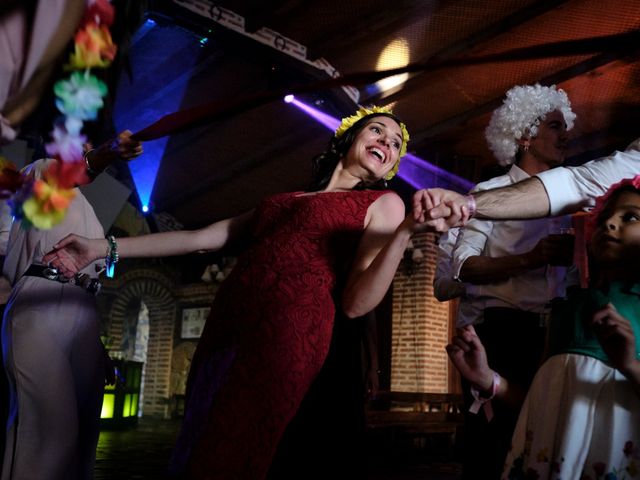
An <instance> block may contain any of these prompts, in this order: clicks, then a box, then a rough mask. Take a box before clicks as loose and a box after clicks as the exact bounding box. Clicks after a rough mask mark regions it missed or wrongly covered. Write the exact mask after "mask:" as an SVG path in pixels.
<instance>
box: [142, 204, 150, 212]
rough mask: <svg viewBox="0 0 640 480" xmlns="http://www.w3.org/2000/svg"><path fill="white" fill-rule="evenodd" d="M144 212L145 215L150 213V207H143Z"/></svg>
mask: <svg viewBox="0 0 640 480" xmlns="http://www.w3.org/2000/svg"><path fill="white" fill-rule="evenodd" d="M142 211H143V212H144V213H148V212H149V207H148V206H147V205H143V206H142Z"/></svg>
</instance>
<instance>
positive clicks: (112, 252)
mask: <svg viewBox="0 0 640 480" xmlns="http://www.w3.org/2000/svg"><path fill="white" fill-rule="evenodd" d="M107 243H108V248H107V255H106V256H105V257H104V263H105V270H106V272H105V273H106V275H107V277H109V278H113V275H114V273H115V271H116V263H118V260H119V259H120V257H119V256H118V243H117V242H116V239H115V237H114V236H113V235H109V236H108V237H107Z"/></svg>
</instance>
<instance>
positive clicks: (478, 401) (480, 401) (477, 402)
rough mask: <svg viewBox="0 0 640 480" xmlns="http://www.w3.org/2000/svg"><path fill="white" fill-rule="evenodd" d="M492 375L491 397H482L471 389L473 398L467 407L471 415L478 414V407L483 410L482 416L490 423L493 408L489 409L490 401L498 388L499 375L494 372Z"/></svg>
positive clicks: (475, 390) (477, 391)
mask: <svg viewBox="0 0 640 480" xmlns="http://www.w3.org/2000/svg"><path fill="white" fill-rule="evenodd" d="M492 373H493V381H492V382H491V395H490V396H488V397H483V396H481V395H480V391H479V390H478V389H476V388H473V387H471V395H472V396H473V403H472V404H471V407H469V411H470V412H471V413H478V412H479V411H480V407H482V409H483V410H484V414H485V416H486V417H487V422H490V421H491V419H492V418H493V408H492V407H491V399H492V398H493V397H495V395H496V392H497V391H498V387H499V386H500V375H498V374H497V373H496V372H492Z"/></svg>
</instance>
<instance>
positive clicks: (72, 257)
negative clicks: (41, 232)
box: [42, 233, 107, 278]
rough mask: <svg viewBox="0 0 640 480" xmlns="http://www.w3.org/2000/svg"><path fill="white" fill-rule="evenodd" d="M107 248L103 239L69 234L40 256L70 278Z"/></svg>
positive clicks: (102, 253) (101, 254) (43, 260)
mask: <svg viewBox="0 0 640 480" xmlns="http://www.w3.org/2000/svg"><path fill="white" fill-rule="evenodd" d="M106 250H107V243H106V240H104V239H89V238H85V237H81V236H79V235H75V234H73V233H72V234H71V235H67V236H66V237H64V238H63V239H62V240H60V241H59V242H58V243H57V244H56V245H54V246H53V250H51V251H50V252H49V253H47V254H46V255H45V256H44V257H42V262H43V263H46V264H48V265H51V266H52V267H55V268H57V269H58V271H59V272H60V273H62V275H64V276H65V277H67V278H72V277H73V276H74V275H75V274H76V273H78V272H79V271H80V270H82V269H83V268H85V267H86V266H87V265H89V264H90V263H91V262H93V261H94V260H97V259H98V258H101V257H102V256H103V255H104V253H105V252H106Z"/></svg>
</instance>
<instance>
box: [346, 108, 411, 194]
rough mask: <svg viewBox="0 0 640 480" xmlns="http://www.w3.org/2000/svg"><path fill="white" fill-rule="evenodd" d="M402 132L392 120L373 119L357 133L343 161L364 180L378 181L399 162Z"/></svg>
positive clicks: (387, 118) (383, 118) (384, 118)
mask: <svg viewBox="0 0 640 480" xmlns="http://www.w3.org/2000/svg"><path fill="white" fill-rule="evenodd" d="M401 146H402V131H401V130H400V126H399V125H398V124H397V123H396V122H395V120H393V119H392V118H389V117H385V116H379V117H372V118H370V119H369V121H368V122H367V123H366V124H365V126H364V127H363V128H362V130H360V131H359V132H358V134H357V135H356V138H355V139H354V141H353V144H352V145H351V147H350V148H349V151H348V152H347V155H346V157H345V159H344V163H345V167H346V168H349V169H357V171H358V174H359V176H360V177H361V178H362V179H363V180H369V181H371V180H379V179H381V178H383V177H384V176H385V175H386V174H387V173H389V171H390V170H391V169H392V168H393V166H394V165H395V164H396V162H397V161H398V160H399V158H400V147H401Z"/></svg>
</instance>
